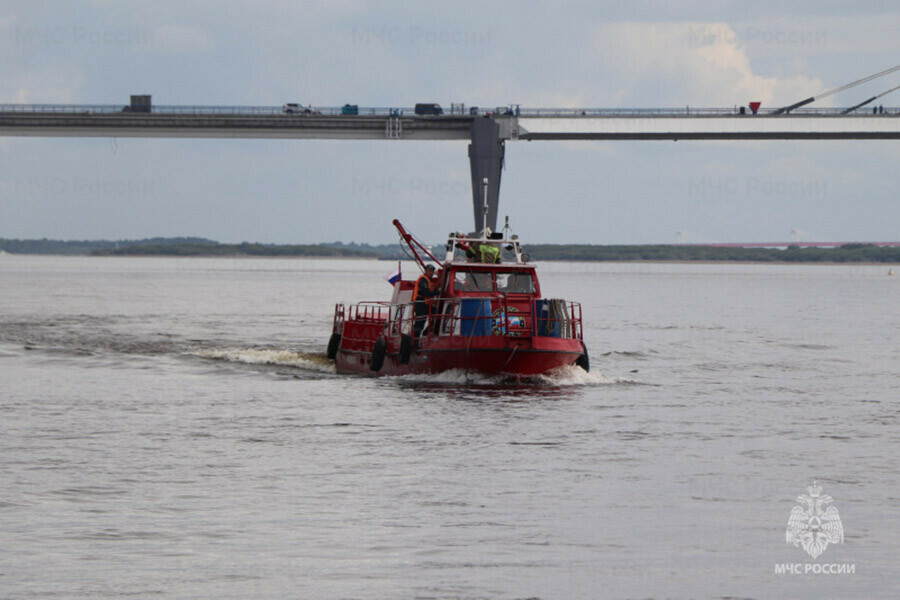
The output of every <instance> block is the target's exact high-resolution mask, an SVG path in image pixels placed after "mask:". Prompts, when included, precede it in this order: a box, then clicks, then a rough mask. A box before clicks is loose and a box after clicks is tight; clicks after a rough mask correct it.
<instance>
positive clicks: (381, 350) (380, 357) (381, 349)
mask: <svg viewBox="0 0 900 600" xmlns="http://www.w3.org/2000/svg"><path fill="white" fill-rule="evenodd" d="M386 354H387V340H385V339H384V338H383V337H380V338H378V339H377V340H375V347H374V348H372V360H371V361H369V370H370V371H375V372H376V373H377V372H378V371H380V370H381V367H382V366H383V365H384V356H385V355H386Z"/></svg>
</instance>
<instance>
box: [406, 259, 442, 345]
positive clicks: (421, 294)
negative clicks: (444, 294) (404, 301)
mask: <svg viewBox="0 0 900 600" xmlns="http://www.w3.org/2000/svg"><path fill="white" fill-rule="evenodd" d="M437 295H438V289H437V281H435V279H434V265H425V272H424V273H423V274H422V275H420V276H419V278H418V279H417V280H416V288H415V289H414V290H413V298H412V299H413V309H414V310H415V315H416V318H415V321H414V322H413V331H415V333H416V338H417V339H418V337H419V336H420V335H421V334H422V329H423V328H424V327H425V317H427V316H428V304H429V303H430V301H431V298H434V297H435V296H437Z"/></svg>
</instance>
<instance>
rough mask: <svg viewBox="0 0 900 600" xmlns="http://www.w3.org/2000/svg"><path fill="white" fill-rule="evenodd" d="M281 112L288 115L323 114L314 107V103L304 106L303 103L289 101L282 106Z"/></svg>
mask: <svg viewBox="0 0 900 600" xmlns="http://www.w3.org/2000/svg"><path fill="white" fill-rule="evenodd" d="M281 112H283V113H285V114H288V115H321V114H322V111H320V110H316V109H314V108H313V107H312V104H310V105H309V106H303V105H302V104H297V103H296V102H288V103H287V104H285V105H284V106H282V107H281Z"/></svg>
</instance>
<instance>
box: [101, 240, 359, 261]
mask: <svg viewBox="0 0 900 600" xmlns="http://www.w3.org/2000/svg"><path fill="white" fill-rule="evenodd" d="M91 254H92V255H93V256H151V255H156V256H334V257H340V256H348V257H357V258H375V255H374V254H372V253H367V252H361V251H358V250H350V249H342V248H333V247H331V246H322V245H303V244H251V243H249V242H242V243H240V244H218V243H216V244H136V245H134V246H127V247H124V248H112V249H109V248H107V249H104V250H94V251H92V252H91Z"/></svg>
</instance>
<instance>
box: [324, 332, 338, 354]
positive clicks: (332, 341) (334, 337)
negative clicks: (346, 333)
mask: <svg viewBox="0 0 900 600" xmlns="http://www.w3.org/2000/svg"><path fill="white" fill-rule="evenodd" d="M340 347H341V334H339V333H332V334H331V337H330V338H328V349H327V350H326V351H325V356H327V357H328V359H329V360H334V358H335V357H336V356H337V353H338V348H340Z"/></svg>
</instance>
